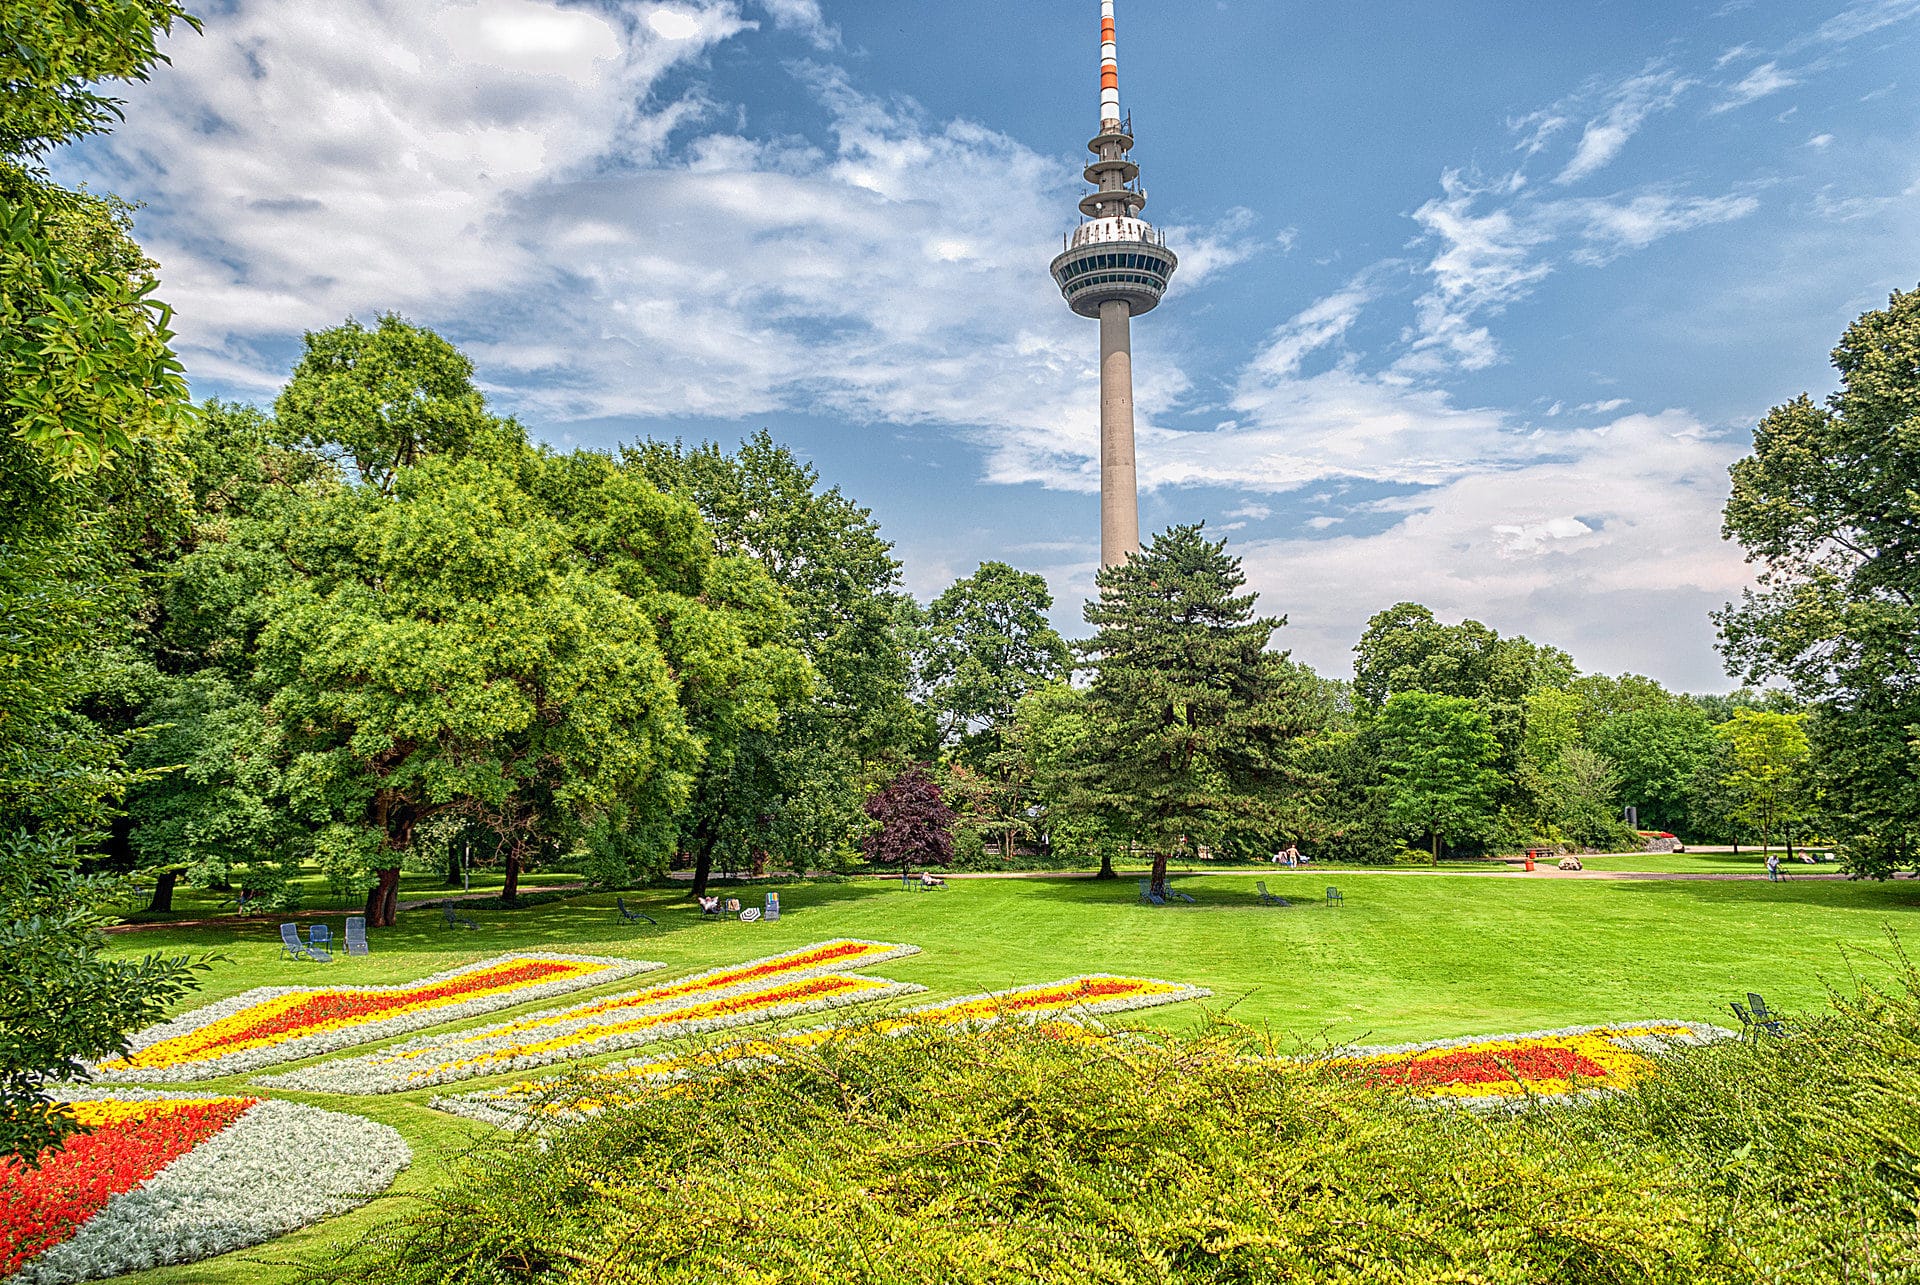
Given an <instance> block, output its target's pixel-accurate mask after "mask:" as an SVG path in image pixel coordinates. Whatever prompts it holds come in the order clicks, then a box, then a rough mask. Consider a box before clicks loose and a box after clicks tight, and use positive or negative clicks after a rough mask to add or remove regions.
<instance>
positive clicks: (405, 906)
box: [100, 883, 587, 933]
mask: <svg viewBox="0 0 1920 1285" xmlns="http://www.w3.org/2000/svg"><path fill="white" fill-rule="evenodd" d="M586 890H587V885H585V884H584V883H561V884H553V885H551V886H543V887H538V888H535V887H529V888H528V889H527V891H528V892H529V893H534V892H585V891H586ZM487 900H492V901H498V900H500V893H499V892H498V890H493V891H488V892H452V893H447V894H445V895H444V896H439V897H423V898H421V899H420V900H418V901H403V902H401V903H400V904H399V906H398V907H397V909H400V910H419V909H420V908H422V907H423V906H437V905H439V904H440V903H441V902H443V901H487ZM357 913H359V912H357V911H355V910H352V909H347V908H342V909H339V910H280V911H275V912H273V913H272V914H266V915H212V916H210V917H208V918H206V919H162V920H158V921H156V922H154V923H149V924H110V925H108V926H107V927H105V928H102V929H101V930H100V931H101V932H103V933H137V932H146V931H147V930H149V929H153V928H241V927H245V926H246V925H248V924H265V923H275V924H278V923H285V922H286V921H287V920H289V919H325V918H327V917H328V916H330V915H352V914H357Z"/></svg>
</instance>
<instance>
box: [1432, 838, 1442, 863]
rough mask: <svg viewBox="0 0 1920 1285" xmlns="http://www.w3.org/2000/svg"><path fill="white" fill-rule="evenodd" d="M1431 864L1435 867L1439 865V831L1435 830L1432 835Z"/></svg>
mask: <svg viewBox="0 0 1920 1285" xmlns="http://www.w3.org/2000/svg"><path fill="white" fill-rule="evenodd" d="M1433 865H1434V868H1435V869H1438V868H1439V866H1440V833H1439V831H1437V830H1436V831H1435V832H1434V835H1433Z"/></svg>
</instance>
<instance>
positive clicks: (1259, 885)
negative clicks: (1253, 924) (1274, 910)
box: [1253, 879, 1293, 906]
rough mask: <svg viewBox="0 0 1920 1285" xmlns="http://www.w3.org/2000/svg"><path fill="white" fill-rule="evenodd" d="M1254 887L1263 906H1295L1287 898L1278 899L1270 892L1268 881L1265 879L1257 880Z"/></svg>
mask: <svg viewBox="0 0 1920 1285" xmlns="http://www.w3.org/2000/svg"><path fill="white" fill-rule="evenodd" d="M1253 886H1254V888H1255V889H1256V890H1257V895H1258V896H1259V898H1260V904H1261V905H1263V906H1291V905H1292V904H1293V903H1292V902H1291V901H1288V900H1287V899H1286V898H1285V897H1277V896H1275V895H1274V894H1273V893H1270V892H1268V891H1267V881H1266V880H1265V879H1259V880H1256V881H1255V882H1254V885H1253Z"/></svg>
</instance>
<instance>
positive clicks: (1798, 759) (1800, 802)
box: [1714, 709, 1809, 847]
mask: <svg viewBox="0 0 1920 1285" xmlns="http://www.w3.org/2000/svg"><path fill="white" fill-rule="evenodd" d="M1806 717H1807V716H1806V715H1804V714H1772V713H1768V712H1766V711H1764V710H1744V709H1743V710H1740V711H1739V712H1737V713H1736V714H1734V716H1733V718H1732V719H1731V720H1729V721H1727V722H1725V723H1722V724H1720V726H1718V727H1716V728H1715V729H1714V732H1715V734H1716V735H1718V736H1719V737H1720V738H1721V739H1722V740H1724V741H1725V742H1726V743H1727V745H1728V746H1729V747H1730V749H1731V751H1732V753H1731V756H1730V761H1729V763H1728V764H1727V769H1726V775H1725V777H1723V778H1722V784H1724V785H1725V786H1726V787H1727V789H1728V790H1729V792H1730V793H1731V794H1732V796H1733V799H1734V804H1733V815H1734V818H1735V819H1736V820H1738V821H1742V822H1745V823H1746V824H1747V825H1749V826H1751V827H1752V828H1753V829H1754V830H1756V831H1758V832H1759V835H1760V843H1761V846H1762V847H1765V846H1767V845H1769V844H1771V843H1772V842H1773V838H1774V836H1775V835H1778V834H1780V833H1781V832H1782V831H1783V830H1784V829H1786V827H1788V826H1791V825H1792V824H1793V823H1794V822H1795V821H1796V820H1798V819H1799V818H1800V816H1801V814H1802V813H1803V812H1804V810H1805V806H1806V802H1807V798H1806V766H1807V755H1808V752H1809V750H1808V743H1807V732H1806Z"/></svg>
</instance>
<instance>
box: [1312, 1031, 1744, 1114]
mask: <svg viewBox="0 0 1920 1285" xmlns="http://www.w3.org/2000/svg"><path fill="white" fill-rule="evenodd" d="M1637 1026H1677V1027H1681V1028H1683V1031H1682V1032H1681V1033H1679V1034H1673V1035H1611V1036H1608V1037H1607V1042H1608V1043H1609V1044H1612V1045H1613V1046H1614V1047H1615V1048H1619V1049H1624V1050H1626V1051H1627V1052H1630V1053H1644V1054H1647V1055H1649V1056H1651V1055H1654V1054H1659V1053H1670V1052H1673V1051H1674V1050H1676V1049H1683V1048H1700V1047H1702V1046H1703V1045H1707V1044H1714V1043H1717V1042H1719V1041H1721V1040H1737V1039H1739V1038H1740V1033H1739V1032H1738V1031H1732V1030H1728V1029H1727V1028H1726V1027H1724V1026H1715V1025H1714V1024H1713V1023H1712V1022H1685V1021H1680V1020H1677V1019H1674V1018H1654V1019H1648V1020H1640V1021H1631V1022H1595V1023H1591V1024H1589V1025H1586V1026H1560V1027H1555V1028H1554V1029H1553V1030H1550V1031H1520V1032H1516V1033H1513V1034H1508V1035H1462V1036H1456V1037H1454V1038H1452V1039H1445V1040H1416V1041H1413V1042H1411V1043H1406V1044H1349V1045H1342V1046H1341V1047H1339V1048H1335V1049H1332V1050H1329V1051H1328V1052H1326V1053H1323V1054H1318V1055H1316V1056H1314V1057H1311V1058H1304V1059H1301V1060H1302V1061H1306V1062H1323V1061H1329V1060H1332V1059H1336V1058H1339V1059H1345V1058H1375V1057H1395V1056H1399V1055H1402V1054H1407V1055H1411V1054H1415V1053H1430V1052H1434V1051H1436V1050H1439V1049H1457V1048H1467V1047H1470V1046H1472V1045H1475V1044H1497V1043H1506V1042H1509V1041H1518V1040H1565V1039H1573V1038H1576V1037H1578V1036H1582V1035H1598V1034H1600V1033H1601V1032H1602V1031H1621V1030H1630V1029H1632V1028H1633V1027H1637ZM1520 1088H1521V1091H1520V1092H1518V1093H1484V1094H1462V1093H1432V1094H1424V1095H1422V1094H1414V1095H1412V1100H1413V1101H1414V1102H1416V1103H1418V1104H1419V1105H1421V1106H1423V1107H1433V1108H1437V1109H1443V1110H1444V1109H1455V1110H1463V1111H1475V1112H1482V1113H1489V1112H1490V1113H1493V1114H1496V1115H1499V1114H1506V1115H1517V1114H1519V1113H1521V1112H1524V1111H1530V1110H1533V1109H1534V1108H1536V1107H1543V1106H1574V1105H1578V1104H1580V1103H1583V1102H1592V1101H1593V1100H1594V1099H1596V1098H1603V1097H1607V1096H1610V1095H1611V1094H1614V1093H1617V1092H1618V1091H1619V1090H1618V1089H1614V1088H1610V1087H1608V1086H1607V1085H1604V1084H1596V1085H1594V1086H1592V1087H1591V1088H1583V1089H1579V1090H1576V1091H1575V1092H1571V1093H1535V1092H1532V1091H1530V1090H1528V1089H1527V1088H1526V1086H1525V1085H1524V1084H1522V1085H1521V1086H1520Z"/></svg>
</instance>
